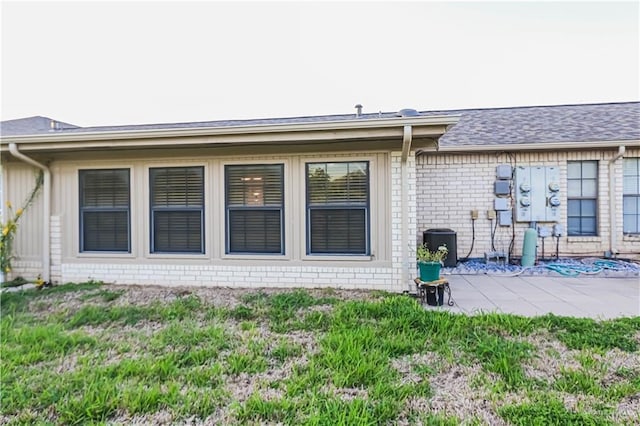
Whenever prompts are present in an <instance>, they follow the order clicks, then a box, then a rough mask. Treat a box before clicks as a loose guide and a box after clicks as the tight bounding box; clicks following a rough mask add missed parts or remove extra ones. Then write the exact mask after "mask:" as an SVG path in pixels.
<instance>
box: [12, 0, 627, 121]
mask: <svg viewBox="0 0 640 426" xmlns="http://www.w3.org/2000/svg"><path fill="white" fill-rule="evenodd" d="M0 14H1V24H2V29H1V36H2V42H1V66H0V72H1V78H0V85H1V86H0V90H1V95H0V96H1V104H0V116H1V118H2V120H8V119H15V118H21V117H29V116H34V115H42V116H46V117H49V118H54V119H56V120H59V121H64V122H69V123H72V124H76V125H80V126H96V125H118V124H143V123H165V122H185V121H209V120H226V119H243V118H269V117H298V116H308V115H325V114H351V113H355V109H354V106H355V105H356V104H361V105H363V112H365V113H370V112H378V111H383V112H391V111H398V110H400V109H402V108H414V109H418V110H439V109H464V108H489V107H510V106H527V105H559V104H581V103H599V102H622V101H638V100H640V85H639V83H640V81H639V80H640V77H639V76H640V37H639V26H640V1H638V0H636V1H630V2H612V1H605V2H593V1H591V2H579V1H570V2H551V1H536V2H518V1H501V2H483V1H472V2H461V1H440V2H438V1H409V2H399V1H385V2H383V1H376V2H367V1H355V2H329V1H316V2H313V1H299V2H269V1H258V2H249V1H234V2H219V1H196V2H182V1H176V2H168V1H141V2H128V1H127V2H125V1H112V2H96V1H85V2H78V1H74V2H54V1H45V2H29V1H20V2H9V1H2V4H1V8H0Z"/></svg>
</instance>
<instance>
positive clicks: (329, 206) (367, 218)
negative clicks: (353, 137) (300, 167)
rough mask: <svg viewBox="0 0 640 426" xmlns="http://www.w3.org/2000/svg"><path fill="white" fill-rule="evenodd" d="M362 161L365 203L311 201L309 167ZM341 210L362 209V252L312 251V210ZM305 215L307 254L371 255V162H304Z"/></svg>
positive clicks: (353, 161) (350, 161)
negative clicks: (364, 173)
mask: <svg viewBox="0 0 640 426" xmlns="http://www.w3.org/2000/svg"><path fill="white" fill-rule="evenodd" d="M356 163H364V164H365V169H366V202H365V203H325V204H321V203H312V202H311V191H310V190H309V167H310V166H312V165H318V164H324V165H325V166H326V167H328V165H329V164H356ZM323 210H324V211H328V210H342V211H358V210H362V211H363V213H364V214H363V220H364V224H363V227H364V235H363V236H364V250H363V251H362V252H346V253H345V252H339V251H329V250H328V251H316V252H314V251H312V246H313V241H312V235H313V229H312V220H311V219H312V214H313V212H314V211H323ZM305 213H306V214H305V216H306V232H305V235H306V254H307V256H354V257H355V256H370V255H371V162H370V161H368V160H347V161H308V162H306V163H305Z"/></svg>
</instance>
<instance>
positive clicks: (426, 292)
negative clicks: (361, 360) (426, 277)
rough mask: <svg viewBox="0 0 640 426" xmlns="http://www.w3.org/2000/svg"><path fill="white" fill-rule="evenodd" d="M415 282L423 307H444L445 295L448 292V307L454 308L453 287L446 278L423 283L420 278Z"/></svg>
mask: <svg viewBox="0 0 640 426" xmlns="http://www.w3.org/2000/svg"><path fill="white" fill-rule="evenodd" d="M414 282H415V283H416V289H417V290H418V298H419V299H420V301H421V302H422V304H423V305H424V304H428V305H431V306H442V305H443V304H444V293H445V292H446V293H447V296H448V297H447V305H449V306H453V304H454V302H453V300H452V298H451V287H450V286H449V281H447V279H446V278H442V277H440V278H439V279H437V280H435V281H422V280H421V279H420V278H416V279H415V280H414ZM434 302H435V303H434Z"/></svg>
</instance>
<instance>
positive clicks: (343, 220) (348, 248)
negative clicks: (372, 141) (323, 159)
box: [306, 161, 369, 255]
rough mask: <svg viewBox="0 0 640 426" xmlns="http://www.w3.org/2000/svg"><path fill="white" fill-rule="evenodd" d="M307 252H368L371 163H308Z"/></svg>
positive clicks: (362, 253)
mask: <svg viewBox="0 0 640 426" xmlns="http://www.w3.org/2000/svg"><path fill="white" fill-rule="evenodd" d="M306 175H307V182H306V184H307V254H339V255H341V254H353V255H358V254H359V255H366V254H369V163H368V162H366V161H359V162H336V163H307V168H306Z"/></svg>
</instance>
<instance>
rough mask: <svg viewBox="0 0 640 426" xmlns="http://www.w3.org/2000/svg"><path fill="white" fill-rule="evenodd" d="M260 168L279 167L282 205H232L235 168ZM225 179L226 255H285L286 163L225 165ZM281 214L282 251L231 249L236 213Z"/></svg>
mask: <svg viewBox="0 0 640 426" xmlns="http://www.w3.org/2000/svg"><path fill="white" fill-rule="evenodd" d="M260 167H278V168H279V169H280V185H279V186H280V204H279V205H276V204H265V205H255V206H251V205H248V204H246V203H245V204H243V205H240V204H234V205H230V200H229V196H230V184H229V178H230V174H231V173H230V171H231V170H232V169H234V168H238V169H239V168H248V169H252V168H255V169H258V168H260ZM224 179H225V186H224V188H225V201H224V202H225V254H227V255H256V256H282V255H284V254H285V205H284V163H265V164H225V166H224ZM259 211H264V212H267V211H269V212H275V211H279V212H280V251H278V252H275V251H273V252H271V251H260V250H232V247H231V222H232V219H231V216H233V214H234V213H236V212H237V213H239V214H241V213H248V212H259Z"/></svg>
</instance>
